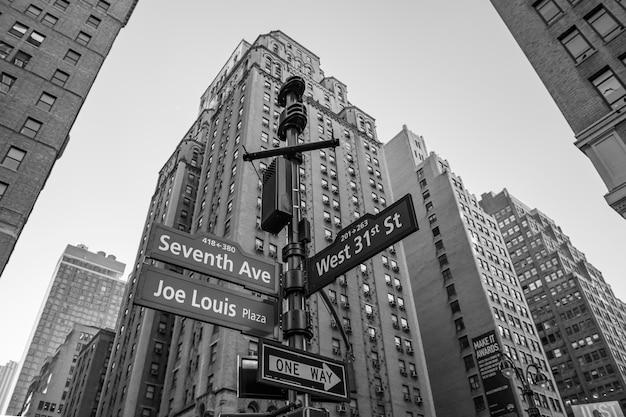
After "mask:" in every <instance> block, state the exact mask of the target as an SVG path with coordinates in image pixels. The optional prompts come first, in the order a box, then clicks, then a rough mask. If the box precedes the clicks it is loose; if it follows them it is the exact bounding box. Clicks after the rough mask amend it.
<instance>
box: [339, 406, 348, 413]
mask: <svg viewBox="0 0 626 417" xmlns="http://www.w3.org/2000/svg"><path fill="white" fill-rule="evenodd" d="M337 411H338V412H339V413H340V414H345V413H346V412H347V409H346V406H345V405H338V406H337Z"/></svg>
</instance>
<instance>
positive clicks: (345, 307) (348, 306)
mask: <svg viewBox="0 0 626 417" xmlns="http://www.w3.org/2000/svg"><path fill="white" fill-rule="evenodd" d="M341 306H342V307H343V308H344V309H345V310H350V303H349V302H347V301H344V302H343V303H341Z"/></svg>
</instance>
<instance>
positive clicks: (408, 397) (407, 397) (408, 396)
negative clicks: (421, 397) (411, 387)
mask: <svg viewBox="0 0 626 417" xmlns="http://www.w3.org/2000/svg"><path fill="white" fill-rule="evenodd" d="M404 401H411V394H409V393H408V392H406V393H404Z"/></svg>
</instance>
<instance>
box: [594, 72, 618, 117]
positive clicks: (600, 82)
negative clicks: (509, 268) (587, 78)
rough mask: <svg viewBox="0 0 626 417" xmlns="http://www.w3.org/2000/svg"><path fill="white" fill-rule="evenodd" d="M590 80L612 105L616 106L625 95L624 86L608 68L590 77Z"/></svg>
mask: <svg viewBox="0 0 626 417" xmlns="http://www.w3.org/2000/svg"><path fill="white" fill-rule="evenodd" d="M591 82H592V83H593V85H594V87H595V88H596V89H597V90H598V91H599V92H600V94H602V96H603V97H604V99H605V100H606V101H607V102H608V103H609V104H610V105H611V106H612V107H617V106H618V105H619V104H620V103H619V102H620V101H621V99H622V98H623V97H624V95H626V91H625V90H624V86H623V85H622V83H621V82H620V81H619V80H618V79H617V77H616V76H615V74H614V73H613V71H611V70H610V69H609V68H606V69H605V70H604V71H602V72H601V73H600V74H598V75H596V76H595V77H594V78H592V79H591Z"/></svg>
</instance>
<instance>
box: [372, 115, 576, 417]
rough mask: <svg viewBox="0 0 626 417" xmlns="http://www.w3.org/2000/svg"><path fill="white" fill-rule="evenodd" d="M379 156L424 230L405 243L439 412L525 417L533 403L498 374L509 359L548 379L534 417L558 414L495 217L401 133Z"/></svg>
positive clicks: (440, 162) (443, 164)
mask: <svg viewBox="0 0 626 417" xmlns="http://www.w3.org/2000/svg"><path fill="white" fill-rule="evenodd" d="M384 153H385V158H386V160H387V165H388V166H389V167H393V172H392V173H390V176H391V183H392V191H393V193H394V195H403V194H406V193H411V194H412V196H413V200H414V202H415V212H416V215H417V219H418V223H419V224H420V225H421V228H420V230H419V231H417V232H416V233H414V234H412V235H410V236H408V237H407V238H405V240H404V241H403V246H404V248H405V254H406V260H407V264H408V266H409V271H410V283H411V287H410V288H411V289H412V292H413V296H414V299H415V306H416V308H417V317H418V319H419V322H420V327H421V330H422V337H423V343H424V352H425V355H426V361H427V363H428V372H429V375H430V383H431V387H432V392H433V398H434V402H435V410H436V411H437V415H442V416H470V415H472V416H473V415H476V416H492V415H502V416H503V415H513V414H507V410H509V412H510V411H512V410H511V407H515V408H516V409H517V413H518V414H514V415H523V414H522V411H521V410H524V409H527V408H529V407H530V406H531V404H528V403H526V399H525V398H524V396H523V395H521V394H522V383H521V381H519V380H515V381H514V382H513V381H508V380H507V379H506V378H504V376H503V375H502V374H501V373H500V369H499V367H498V363H499V361H500V360H501V359H502V358H503V356H502V355H507V356H508V357H509V358H510V360H512V361H513V363H514V364H515V366H516V367H519V368H522V369H526V368H528V365H530V364H531V363H534V364H536V366H537V367H538V369H539V370H540V371H541V373H543V374H544V375H545V376H546V377H547V378H548V380H549V384H548V387H547V388H546V389H541V388H534V390H535V399H536V402H537V406H538V407H539V411H540V413H541V415H551V416H564V415H565V413H564V410H563V406H562V402H561V399H560V397H559V394H558V392H557V391H556V386H555V384H554V383H553V379H552V376H551V372H550V367H549V366H548V364H547V359H546V356H545V354H544V351H543V349H542V348H541V343H540V340H539V336H538V334H537V332H536V331H535V326H534V324H533V321H532V317H531V315H530V312H529V308H528V305H527V304H526V301H525V299H524V297H523V295H522V287H521V285H520V283H519V282H518V280H517V277H516V276H515V272H514V270H513V266H512V262H511V260H510V258H509V256H508V253H507V251H506V248H505V243H504V239H503V238H502V235H501V234H500V231H499V230H498V226H497V224H496V221H495V219H494V218H493V217H491V216H489V215H488V214H486V213H485V212H484V211H483V210H482V209H481V208H480V207H479V205H478V202H477V200H476V197H475V196H474V195H473V194H471V193H470V192H469V191H468V190H467V188H466V187H465V185H464V184H463V180H462V179H461V177H460V176H458V175H456V174H455V173H453V172H452V170H451V168H450V165H449V164H448V162H447V161H446V160H444V159H442V158H441V157H439V156H438V155H437V154H435V153H434V152H432V153H430V154H428V153H427V149H426V144H425V142H424V139H423V138H422V137H420V136H418V135H416V134H414V133H413V132H411V131H410V130H408V129H407V127H406V126H404V127H403V129H402V131H401V132H400V133H398V134H397V135H396V136H395V137H394V138H392V139H391V140H390V141H389V142H387V143H386V144H385V146H384ZM528 370H529V371H531V373H534V372H535V368H534V367H532V366H531V367H530V368H528ZM516 387H517V388H516Z"/></svg>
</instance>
